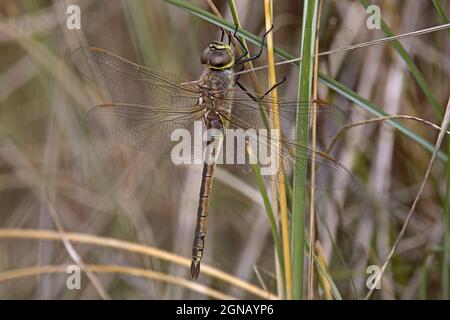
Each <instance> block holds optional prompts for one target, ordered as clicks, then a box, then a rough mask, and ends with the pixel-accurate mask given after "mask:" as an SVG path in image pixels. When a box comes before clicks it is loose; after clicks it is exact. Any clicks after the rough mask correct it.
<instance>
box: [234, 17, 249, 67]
mask: <svg viewBox="0 0 450 320" xmlns="http://www.w3.org/2000/svg"><path fill="white" fill-rule="evenodd" d="M237 30H238V25H237V24H236V27H235V29H234V33H233V37H235V38H236V40H237V41H238V42H239V44H240V45H241V48H242V52H243V53H242V55H240V56H239V57H238V58H237V59H236V63H238V62H239V60H241V59H242V58H244V57H246V56H247V55H248V50H247V48H246V47H245V45H244V43H243V42H242V40H241V38H239V37H238V36H237Z"/></svg>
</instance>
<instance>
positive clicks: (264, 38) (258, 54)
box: [236, 25, 273, 64]
mask: <svg viewBox="0 0 450 320" xmlns="http://www.w3.org/2000/svg"><path fill="white" fill-rule="evenodd" d="M272 30H273V25H272V27H270V29H269V30H267V31H266V32H265V33H264V35H263V38H262V42H261V48H260V49H259V52H258V53H257V54H255V55H253V56H251V57H248V58H246V59H242V60H236V64H243V63H246V62H249V61H253V60H255V59H258V58H259V57H260V56H261V54H262V52H263V50H264V44H265V43H266V37H267V34H268V33H269V32H270V31H272Z"/></svg>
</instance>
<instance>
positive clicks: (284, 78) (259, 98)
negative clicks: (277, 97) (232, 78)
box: [236, 76, 286, 102]
mask: <svg viewBox="0 0 450 320" xmlns="http://www.w3.org/2000/svg"><path fill="white" fill-rule="evenodd" d="M238 79H239V76H238V78H237V80H236V84H237V85H238V87H239V88H241V89H242V90H243V91H244V92H245V93H246V94H247V95H248V96H249V97H250V98H252V99H253V100H254V101H255V102H259V101H261V100H262V99H264V97H265V96H267V95H268V94H269V93H270V92H271V91H272V90H273V89H275V88H276V87H278V86H279V85H281V84H283V82H285V81H286V76H283V80H281V81H279V82H277V83H275V84H274V85H273V86H272V87H270V88H269V90H267V91H266V92H265V93H264V94H263V95H262V96H260V97H257V96H255V95H253V94H251V93H250V92H249V91H248V90H247V88H245V87H244V86H243V85H242V83H240V82H239V81H238Z"/></svg>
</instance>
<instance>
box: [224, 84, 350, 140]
mask: <svg viewBox="0 0 450 320" xmlns="http://www.w3.org/2000/svg"><path fill="white" fill-rule="evenodd" d="M232 91H233V92H231V93H230V95H229V96H230V98H229V100H231V102H232V104H233V106H234V108H233V113H234V114H235V115H236V116H237V117H238V118H240V119H243V120H245V121H248V122H250V123H251V122H254V121H255V117H254V115H255V113H258V114H261V109H263V110H264V111H265V112H266V113H269V111H270V110H271V111H272V114H273V115H274V111H273V110H274V105H275V103H277V104H278V111H277V112H276V115H277V116H278V118H279V122H280V128H281V130H283V132H284V134H286V135H290V136H292V134H293V128H294V127H295V122H296V118H297V116H300V117H309V118H310V119H311V113H312V111H313V106H315V109H314V110H315V111H316V119H317V140H318V142H319V143H322V144H323V145H324V146H325V145H326V143H328V142H330V139H331V138H332V137H333V136H334V135H335V134H336V133H337V132H338V131H339V129H341V128H342V127H343V126H345V125H349V124H351V117H350V114H349V112H347V111H345V110H343V109H342V108H340V107H339V106H337V105H334V104H324V103H316V104H314V105H312V104H308V103H301V102H299V101H297V100H290V99H278V100H277V101H275V100H273V99H272V98H271V97H269V96H267V97H264V98H263V99H261V100H259V101H255V100H253V99H252V98H250V97H249V96H248V94H247V93H245V92H244V91H242V90H241V89H232ZM251 94H252V93H251ZM252 95H254V94H252ZM257 121H259V119H257Z"/></svg>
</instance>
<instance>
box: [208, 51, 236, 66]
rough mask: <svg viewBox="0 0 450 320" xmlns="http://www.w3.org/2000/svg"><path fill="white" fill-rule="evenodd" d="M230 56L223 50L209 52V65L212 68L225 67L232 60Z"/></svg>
mask: <svg viewBox="0 0 450 320" xmlns="http://www.w3.org/2000/svg"><path fill="white" fill-rule="evenodd" d="M232 59H233V58H232V57H231V56H230V55H229V54H228V52H227V51H225V50H220V51H215V52H211V54H210V56H209V65H210V66H211V67H214V68H222V67H226V66H227V65H229V64H230V63H231V62H232Z"/></svg>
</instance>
